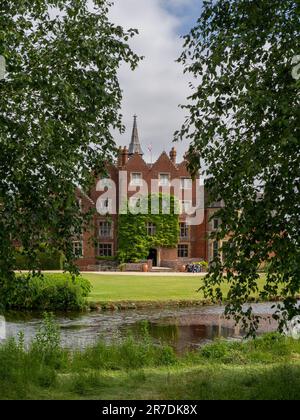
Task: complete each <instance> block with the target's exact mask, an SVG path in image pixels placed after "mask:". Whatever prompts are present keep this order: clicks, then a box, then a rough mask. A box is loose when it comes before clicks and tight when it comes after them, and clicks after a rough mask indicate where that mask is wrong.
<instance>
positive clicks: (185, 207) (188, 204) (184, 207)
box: [180, 200, 192, 213]
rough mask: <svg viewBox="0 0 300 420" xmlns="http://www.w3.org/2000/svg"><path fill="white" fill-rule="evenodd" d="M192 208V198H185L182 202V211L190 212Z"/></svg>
mask: <svg viewBox="0 0 300 420" xmlns="http://www.w3.org/2000/svg"><path fill="white" fill-rule="evenodd" d="M191 208H192V202H191V200H183V201H181V203H180V209H181V213H189V212H190V211H191Z"/></svg>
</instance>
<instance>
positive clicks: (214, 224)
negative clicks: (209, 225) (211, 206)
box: [213, 219, 220, 230]
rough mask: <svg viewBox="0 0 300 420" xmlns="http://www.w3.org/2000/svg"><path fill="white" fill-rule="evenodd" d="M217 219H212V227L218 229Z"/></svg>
mask: <svg viewBox="0 0 300 420" xmlns="http://www.w3.org/2000/svg"><path fill="white" fill-rule="evenodd" d="M219 225H220V223H219V219H213V229H214V230H218V229H219Z"/></svg>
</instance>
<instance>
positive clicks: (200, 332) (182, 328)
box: [5, 303, 277, 352]
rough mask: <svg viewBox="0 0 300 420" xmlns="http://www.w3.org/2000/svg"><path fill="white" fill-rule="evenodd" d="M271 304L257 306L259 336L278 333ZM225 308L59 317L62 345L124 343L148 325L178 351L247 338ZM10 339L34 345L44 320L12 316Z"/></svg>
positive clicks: (8, 317)
mask: <svg viewBox="0 0 300 420" xmlns="http://www.w3.org/2000/svg"><path fill="white" fill-rule="evenodd" d="M272 305H273V304H271V303H261V304H253V305H252V307H253V309H254V311H255V313H256V314H258V315H260V316H261V317H262V319H261V322H260V327H259V330H258V334H261V333H264V332H270V331H274V330H276V328H277V324H276V322H275V321H274V320H273V319H272V316H271V315H272V312H273V309H272ZM223 313H224V307H222V306H207V307H193V308H180V309H174V308H165V309H141V310H126V311H114V312H110V311H108V312H89V313H82V314H56V316H55V319H56V322H57V323H58V325H59V326H60V330H61V340H62V345H63V346H64V347H68V348H84V347H86V346H88V345H90V344H93V343H95V342H96V341H97V340H99V339H103V340H105V341H107V342H111V341H114V340H122V339H123V338H125V337H126V336H128V334H132V335H133V336H134V337H137V338H139V337H141V336H142V335H143V334H144V332H143V331H144V330H145V326H146V328H147V330H148V332H149V334H150V336H151V337H152V339H153V340H154V341H155V342H164V343H169V344H170V345H172V346H173V347H174V348H175V349H176V351H177V352H183V351H184V350H187V349H191V348H197V347H199V346H202V345H204V344H206V343H208V342H211V341H213V340H214V339H216V338H225V339H228V340H238V339H241V338H243V337H244V336H245V331H243V330H242V329H241V328H239V327H238V326H235V323H234V321H231V320H226V319H225V317H224V315H223ZM5 319H6V337H17V335H18V333H19V332H20V331H23V332H24V334H25V341H26V342H27V343H28V342H30V341H31V340H32V339H33V337H34V336H35V334H36V332H37V331H38V329H39V328H40V326H41V323H42V317H41V316H39V315H36V314H35V315H33V314H26V313H8V314H6V316H5Z"/></svg>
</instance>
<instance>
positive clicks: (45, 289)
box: [0, 274, 91, 311]
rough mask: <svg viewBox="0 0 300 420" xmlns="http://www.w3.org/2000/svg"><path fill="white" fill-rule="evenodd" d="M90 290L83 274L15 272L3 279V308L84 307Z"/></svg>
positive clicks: (0, 291) (0, 289)
mask: <svg viewBox="0 0 300 420" xmlns="http://www.w3.org/2000/svg"><path fill="white" fill-rule="evenodd" d="M90 291H91V284H90V282H89V281H88V280H87V279H84V278H83V277H81V276H77V277H74V278H72V276H71V275H70V274H55V275H54V274H51V275H39V276H38V275H29V274H26V275H15V276H14V277H13V279H10V280H2V279H0V306H1V307H2V308H3V309H4V310H7V309H15V310H51V311H72V310H81V309H83V308H84V307H85V306H86V297H87V296H88V295H89V293H90Z"/></svg>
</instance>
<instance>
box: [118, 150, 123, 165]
mask: <svg viewBox="0 0 300 420" xmlns="http://www.w3.org/2000/svg"><path fill="white" fill-rule="evenodd" d="M122 154H123V149H122V146H120V147H119V151H118V168H121V167H122V159H123V158H122Z"/></svg>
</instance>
